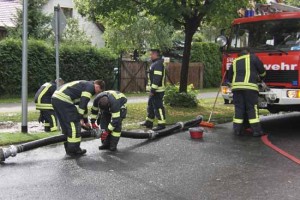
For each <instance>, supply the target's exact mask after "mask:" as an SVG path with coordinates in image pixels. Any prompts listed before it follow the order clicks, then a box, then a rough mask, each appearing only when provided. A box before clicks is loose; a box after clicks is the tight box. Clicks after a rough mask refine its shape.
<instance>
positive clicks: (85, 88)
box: [53, 81, 95, 118]
mask: <svg viewBox="0 0 300 200" xmlns="http://www.w3.org/2000/svg"><path fill="white" fill-rule="evenodd" d="M93 95H95V88H94V82H93V81H73V82H70V83H66V84H64V85H63V86H62V87H61V88H59V90H57V91H55V92H54V94H53V98H56V99H60V100H61V101H64V102H67V103H70V104H74V105H79V106H78V113H79V114H80V115H81V117H82V118H83V117H86V116H84V115H85V114H87V111H88V110H87V105H88V103H89V101H90V99H91V97H92V96H93Z"/></svg>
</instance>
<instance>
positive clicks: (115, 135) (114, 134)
mask: <svg viewBox="0 0 300 200" xmlns="http://www.w3.org/2000/svg"><path fill="white" fill-rule="evenodd" d="M111 135H112V136H114V137H121V132H115V131H113V132H112V133H111Z"/></svg>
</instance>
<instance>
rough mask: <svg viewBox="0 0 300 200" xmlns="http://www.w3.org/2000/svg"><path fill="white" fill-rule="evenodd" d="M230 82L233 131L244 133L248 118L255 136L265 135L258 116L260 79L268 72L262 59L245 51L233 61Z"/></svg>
mask: <svg viewBox="0 0 300 200" xmlns="http://www.w3.org/2000/svg"><path fill="white" fill-rule="evenodd" d="M228 75H229V80H230V81H231V83H232V92H233V103H234V108H235V114H234V118H233V129H234V133H235V134H236V135H241V134H242V133H243V132H242V131H243V130H242V129H243V122H244V119H245V116H246V118H248V121H249V123H250V126H251V128H252V130H253V136H255V137H259V136H262V135H263V134H264V133H263V131H262V129H261V126H260V121H259V116H258V108H257V104H258V85H257V81H258V79H259V78H260V79H262V78H263V77H265V75H266V70H265V68H264V65H263V63H262V62H261V61H260V59H259V58H258V57H257V56H256V55H254V54H250V53H249V50H243V51H242V52H241V53H240V54H239V57H238V58H236V59H235V60H234V61H233V64H232V66H231V67H230V69H229V74H228Z"/></svg>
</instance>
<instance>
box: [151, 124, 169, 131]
mask: <svg viewBox="0 0 300 200" xmlns="http://www.w3.org/2000/svg"><path fill="white" fill-rule="evenodd" d="M165 128H166V126H165V125H158V126H157V127H155V128H153V129H152V130H153V131H160V130H163V129H165Z"/></svg>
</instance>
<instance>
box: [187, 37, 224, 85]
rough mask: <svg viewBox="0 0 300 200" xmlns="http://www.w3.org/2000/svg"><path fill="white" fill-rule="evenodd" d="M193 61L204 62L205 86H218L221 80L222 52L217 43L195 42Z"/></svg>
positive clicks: (192, 52) (192, 53)
mask: <svg viewBox="0 0 300 200" xmlns="http://www.w3.org/2000/svg"><path fill="white" fill-rule="evenodd" d="M191 62H201V63H203V64H204V76H203V78H204V80H203V81H204V83H203V85H204V87H205V88H208V87H218V86H219V83H220V81H221V66H222V54H221V52H220V49H219V46H218V45H217V44H215V43H208V42H194V43H193V46H192V51H191Z"/></svg>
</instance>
